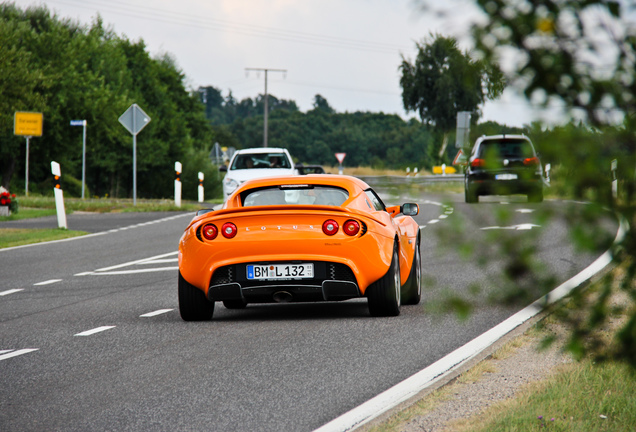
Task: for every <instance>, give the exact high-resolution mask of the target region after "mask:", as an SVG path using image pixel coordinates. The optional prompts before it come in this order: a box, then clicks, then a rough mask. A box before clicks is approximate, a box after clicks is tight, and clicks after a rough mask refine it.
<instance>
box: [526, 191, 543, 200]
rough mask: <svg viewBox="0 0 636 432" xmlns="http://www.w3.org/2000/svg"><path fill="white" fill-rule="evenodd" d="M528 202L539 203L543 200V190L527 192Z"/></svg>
mask: <svg viewBox="0 0 636 432" xmlns="http://www.w3.org/2000/svg"><path fill="white" fill-rule="evenodd" d="M528 202H531V203H540V202H543V190H541V189H539V190H536V191H534V192H532V193H529V194H528Z"/></svg>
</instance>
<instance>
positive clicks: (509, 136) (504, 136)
mask: <svg viewBox="0 0 636 432" xmlns="http://www.w3.org/2000/svg"><path fill="white" fill-rule="evenodd" d="M507 139H509V140H526V141H530V138H528V137H527V136H525V135H523V134H501V135H482V136H480V137H479V138H477V141H476V142H475V144H479V143H481V142H482V141H490V140H507Z"/></svg>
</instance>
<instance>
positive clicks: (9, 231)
mask: <svg viewBox="0 0 636 432" xmlns="http://www.w3.org/2000/svg"><path fill="white" fill-rule="evenodd" d="M85 234H87V233H86V232H84V231H70V230H65V229H62V228H52V229H17V228H0V249H1V248H8V247H14V246H22V245H26V244H32V243H41V242H46V241H51V240H62V239H66V238H70V237H77V236H81V235H85Z"/></svg>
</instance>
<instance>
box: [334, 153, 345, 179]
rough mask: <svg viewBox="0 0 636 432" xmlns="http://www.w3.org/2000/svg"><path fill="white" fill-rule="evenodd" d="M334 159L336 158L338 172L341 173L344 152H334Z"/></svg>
mask: <svg viewBox="0 0 636 432" xmlns="http://www.w3.org/2000/svg"><path fill="white" fill-rule="evenodd" d="M335 155H336V159H338V164H339V165H338V174H340V175H342V162H343V161H344V158H345V156H346V155H347V154H346V153H336V154H335Z"/></svg>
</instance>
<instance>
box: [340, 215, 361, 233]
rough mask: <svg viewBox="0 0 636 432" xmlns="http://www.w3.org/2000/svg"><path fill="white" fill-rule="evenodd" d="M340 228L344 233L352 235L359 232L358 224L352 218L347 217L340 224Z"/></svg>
mask: <svg viewBox="0 0 636 432" xmlns="http://www.w3.org/2000/svg"><path fill="white" fill-rule="evenodd" d="M342 230H343V231H344V233H345V234H347V235H350V236H354V235H356V234H358V233H359V232H360V224H359V223H358V222H357V221H354V220H353V219H349V220H348V221H346V222H345V223H344V225H343V226H342Z"/></svg>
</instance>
